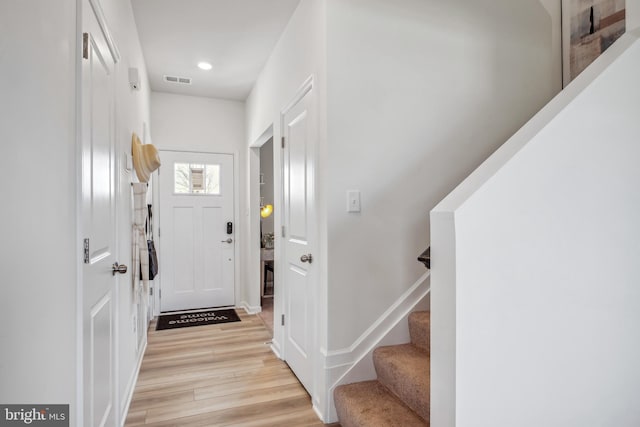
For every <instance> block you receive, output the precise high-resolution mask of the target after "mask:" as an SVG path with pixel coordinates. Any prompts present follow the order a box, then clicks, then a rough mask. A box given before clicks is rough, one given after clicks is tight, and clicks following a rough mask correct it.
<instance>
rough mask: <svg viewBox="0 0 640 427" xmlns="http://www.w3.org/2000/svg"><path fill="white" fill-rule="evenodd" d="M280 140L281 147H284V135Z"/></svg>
mask: <svg viewBox="0 0 640 427" xmlns="http://www.w3.org/2000/svg"><path fill="white" fill-rule="evenodd" d="M280 141H281V142H282V148H284V136H283V137H282V138H281V139H280Z"/></svg>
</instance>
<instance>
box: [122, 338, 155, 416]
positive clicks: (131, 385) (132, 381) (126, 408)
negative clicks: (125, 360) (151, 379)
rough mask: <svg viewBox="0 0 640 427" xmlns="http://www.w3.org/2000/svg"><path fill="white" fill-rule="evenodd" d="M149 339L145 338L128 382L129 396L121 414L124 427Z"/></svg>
mask: <svg viewBox="0 0 640 427" xmlns="http://www.w3.org/2000/svg"><path fill="white" fill-rule="evenodd" d="M147 341H148V340H147V339H145V340H144V343H143V345H142V349H141V351H140V354H139V356H138V363H137V364H136V369H135V370H134V372H133V375H131V378H130V379H129V384H127V393H126V396H127V398H126V401H125V404H124V405H122V408H123V411H122V413H121V414H120V417H121V418H120V421H121V422H120V426H121V427H124V425H125V423H126V421H127V415H129V408H130V407H131V400H133V392H134V391H135V389H136V384H137V383H138V375H139V374H140V368H141V367H142V360H143V359H144V353H145V352H146V351H147Z"/></svg>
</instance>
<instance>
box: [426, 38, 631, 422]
mask: <svg viewBox="0 0 640 427" xmlns="http://www.w3.org/2000/svg"><path fill="white" fill-rule="evenodd" d="M639 38H640V31H639V30H635V31H632V32H629V33H627V34H626V35H624V36H623V37H622V38H621V39H619V40H618V41H617V42H616V43H614V45H613V46H611V47H610V48H609V49H608V50H607V51H606V52H605V53H604V54H603V55H602V56H600V58H598V59H597V60H596V61H595V62H594V63H593V64H592V65H591V66H590V67H589V68H587V69H586V70H585V71H584V72H583V73H582V74H581V75H580V76H578V77H577V78H576V79H575V80H574V81H573V82H572V83H571V84H570V85H569V86H568V87H567V88H566V89H565V90H563V91H562V92H561V93H560V94H559V95H558V96H556V97H555V98H554V99H553V100H552V101H551V102H550V103H549V104H548V105H547V106H546V107H545V108H543V109H542V110H541V111H540V112H539V113H538V114H537V115H536V116H535V117H533V118H532V119H531V120H530V121H529V122H528V123H527V124H526V125H525V126H524V127H523V128H522V129H520V130H519V131H518V132H517V133H516V134H515V135H514V136H513V137H512V138H511V139H509V140H508V141H507V142H506V143H505V144H504V145H503V146H502V147H501V148H500V149H498V150H497V151H496V152H495V154H494V155H493V156H491V157H490V158H489V159H488V160H487V161H486V162H485V163H484V164H482V165H481V166H480V167H479V168H478V169H477V170H476V171H475V172H474V173H473V174H471V175H470V176H469V178H468V179H466V180H465V181H464V182H463V183H462V184H461V185H460V186H459V187H458V188H456V189H455V190H454V191H453V192H452V193H451V194H450V195H449V196H447V197H446V198H445V199H444V200H443V201H442V202H441V203H440V204H439V205H438V206H437V207H436V208H435V209H434V210H433V211H432V212H431V252H432V256H433V265H432V270H431V289H432V290H431V425H432V426H433V427H450V426H458V427H470V426H473V427H485V426H486V427H489V426H491V427H511V426H519V427H530V426H531V427H533V426H541V425H544V426H545V427H567V426H581V427H588V426H608V425H615V426H638V425H640V405H638V400H637V399H638V396H640V363H638V361H639V360H640V339H639V338H640V333H639V332H638V325H640V279H639V275H638V269H637V266H638V260H640V189H639V187H640V40H639Z"/></svg>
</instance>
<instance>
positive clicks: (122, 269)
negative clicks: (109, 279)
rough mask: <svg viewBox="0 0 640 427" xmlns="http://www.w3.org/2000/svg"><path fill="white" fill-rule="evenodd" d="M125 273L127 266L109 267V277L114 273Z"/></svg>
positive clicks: (116, 265)
mask: <svg viewBox="0 0 640 427" xmlns="http://www.w3.org/2000/svg"><path fill="white" fill-rule="evenodd" d="M126 272H127V266H126V265H124V264H118V263H117V262H115V263H113V265H112V266H111V275H112V276H115V275H116V273H120V274H124V273H126Z"/></svg>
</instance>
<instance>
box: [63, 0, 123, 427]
mask: <svg viewBox="0 0 640 427" xmlns="http://www.w3.org/2000/svg"><path fill="white" fill-rule="evenodd" d="M85 7H90V8H91V10H92V11H93V13H94V15H95V17H96V20H97V22H98V25H99V26H100V29H101V30H102V34H103V36H104V38H105V41H106V43H107V47H108V50H109V52H108V54H109V55H111V57H112V59H113V64H114V68H113V73H114V79H115V75H116V73H117V68H118V63H119V62H120V51H119V50H118V47H117V45H116V43H115V41H114V39H113V35H112V33H111V30H110V29H109V25H108V23H107V20H106V17H105V15H104V11H103V9H102V4H101V2H100V0H76V29H75V31H76V51H75V62H74V65H75V74H76V79H75V80H76V81H75V144H76V146H75V152H76V161H75V166H76V171H75V173H76V188H75V192H76V207H75V214H76V218H77V221H76V240H77V242H76V245H77V246H76V260H77V261H76V277H77V280H76V330H75V333H76V382H75V388H76V399H75V406H76V408H75V417H76V420H78V422H80V423H82V422H84V399H85V396H84V383H85V378H84V341H83V339H84V323H83V322H84V307H83V302H84V285H85V283H84V246H83V238H84V237H83V236H85V235H86V234H85V230H84V227H83V218H84V217H83V203H84V201H83V193H82V191H83V182H82V179H83V164H82V161H83V154H84V152H83V149H84V147H83V139H82V138H83V135H82V133H83V117H82V116H83V102H82V98H83V78H82V65H83V61H84V59H83V57H82V51H83V26H84V19H83V13H84V12H85ZM116 92H117V82H115V80H114V87H113V93H112V96H113V101H114V103H113V106H112V109H113V111H112V114H113V122H112V126H113V138H114V141H113V144H112V147H111V150H112V153H111V154H112V156H113V160H114V163H113V166H112V168H113V170H112V172H113V175H114V176H113V182H112V183H111V184H112V185H113V191H114V207H113V210H114V233H115V241H114V256H115V258H116V259H119V256H120V253H119V252H120V247H119V246H120V242H119V235H118V230H119V226H120V218H119V215H118V209H119V207H120V203H121V201H120V183H121V177H120V174H119V173H118V171H120V167H121V166H122V164H121V160H120V158H119V156H117V155H116V153H117V145H118V141H117V126H118V124H117V117H116V111H115V109H116V102H117V101H116ZM119 290H120V275H116V277H114V290H113V304H114V307H113V327H114V328H113V336H114V348H113V369H114V378H113V397H112V398H113V413H114V420H115V421H116V424H117V425H120V424H122V421H123V420H121V416H122V413H121V399H120V398H121V396H120V378H119V377H120V376H119V371H120V358H119V355H120V334H119V328H118V325H119V315H120V307H119V305H118V303H119V300H120V294H119Z"/></svg>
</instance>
